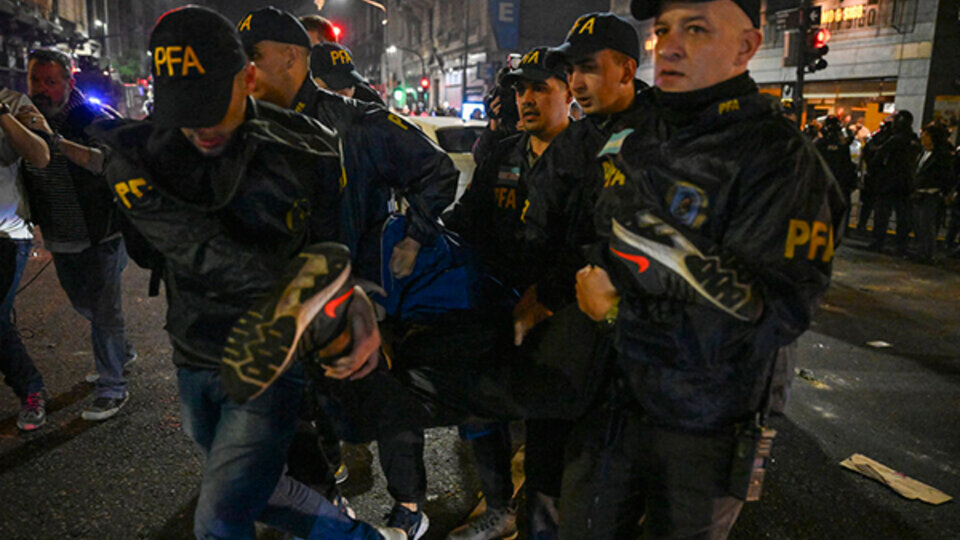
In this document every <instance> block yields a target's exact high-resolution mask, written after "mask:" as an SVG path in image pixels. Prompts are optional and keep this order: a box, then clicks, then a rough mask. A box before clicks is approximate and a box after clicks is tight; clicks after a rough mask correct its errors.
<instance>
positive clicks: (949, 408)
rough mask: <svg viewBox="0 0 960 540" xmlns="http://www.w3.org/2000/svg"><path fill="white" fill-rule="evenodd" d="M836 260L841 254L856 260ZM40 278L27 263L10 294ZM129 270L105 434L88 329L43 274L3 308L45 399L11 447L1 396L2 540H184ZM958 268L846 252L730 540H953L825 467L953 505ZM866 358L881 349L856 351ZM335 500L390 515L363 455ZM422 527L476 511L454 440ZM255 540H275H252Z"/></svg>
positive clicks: (185, 463)
mask: <svg viewBox="0 0 960 540" xmlns="http://www.w3.org/2000/svg"><path fill="white" fill-rule="evenodd" d="M851 244H854V245H856V243H855V242H851ZM48 261H49V254H48V253H46V252H44V251H42V250H41V251H40V256H39V257H36V258H32V259H31V260H30V262H29V264H28V266H27V270H26V272H25V274H24V283H26V282H27V281H28V280H29V279H31V278H32V277H33V276H34V275H36V274H37V272H38V271H39V270H40V269H41V268H42V267H43V266H44V265H45V264H46V263H47V262H48ZM147 278H148V275H147V273H146V272H144V271H143V270H141V269H139V268H136V267H135V266H134V265H133V264H132V263H131V266H130V267H128V269H127V271H126V272H125V275H124V293H125V298H124V308H125V313H126V319H127V328H128V332H129V336H130V339H131V340H132V341H133V343H134V344H135V346H136V347H137V349H138V351H139V353H140V360H139V361H138V362H137V363H136V364H135V365H134V366H132V367H131V370H130V373H129V381H130V385H129V387H130V392H131V400H130V403H129V404H128V405H127V406H126V407H125V408H124V409H123V410H122V411H121V413H120V414H119V415H118V416H117V417H115V418H114V419H111V420H109V421H106V422H102V423H93V422H87V421H84V420H82V419H80V417H79V415H80V411H81V410H82V409H83V407H84V406H85V405H87V404H88V403H89V402H90V401H91V400H92V394H91V392H92V389H93V387H92V385H90V384H87V383H85V382H83V377H84V374H85V373H86V372H87V371H89V370H90V369H92V366H93V358H92V353H91V350H90V343H89V326H88V325H87V323H86V321H85V320H83V319H82V318H81V317H80V316H79V315H77V314H76V313H75V312H74V311H73V310H72V309H71V308H70V305H69V302H68V301H67V298H66V296H65V295H64V293H63V291H62V290H61V289H60V287H59V284H58V282H57V279H56V274H55V270H54V268H53V266H52V265H50V266H49V267H47V268H46V269H45V270H44V271H43V272H42V273H41V274H40V275H39V277H38V278H37V279H36V281H35V282H33V283H32V284H31V285H29V286H28V287H27V288H26V289H25V290H24V291H23V292H22V293H21V295H20V296H19V297H18V299H17V302H16V310H17V320H18V324H19V327H20V330H21V333H22V335H23V338H24V343H25V344H26V346H27V349H28V350H29V352H30V353H31V354H32V356H33V358H34V360H35V362H36V364H37V366H38V367H39V369H40V371H41V372H42V373H43V376H44V379H45V381H46V385H47V389H48V391H49V392H50V394H51V395H52V399H51V401H50V403H49V407H48V413H49V419H48V422H47V425H46V426H44V427H43V428H42V429H40V430H39V431H37V432H34V433H29V434H23V433H18V431H17V428H16V412H17V410H18V408H19V404H18V402H17V400H16V399H15V397H14V396H13V393H12V392H10V391H9V390H4V391H0V411H2V412H0V538H2V539H33V538H40V539H47V538H51V539H52V538H91V539H113V538H161V539H166V538H189V537H191V526H192V525H191V516H192V508H193V505H194V504H195V502H196V494H197V488H198V484H199V480H200V475H199V454H198V453H197V451H196V450H195V449H194V447H193V446H192V443H191V442H190V441H189V440H188V439H187V437H186V436H185V435H184V434H183V432H182V429H181V425H180V415H179V406H178V402H177V395H176V385H175V382H176V381H175V372H174V369H173V366H172V364H171V363H170V345H169V342H168V340H167V338H166V335H165V333H164V332H163V321H164V312H165V302H164V300H163V298H162V296H161V297H159V298H148V297H147V296H146V292H147V280H148V279H147ZM958 307H960V262H958V261H950V262H948V263H947V264H946V265H940V266H923V265H918V264H914V263H911V262H908V261H906V260H904V259H898V258H894V257H891V256H888V255H883V254H876V253H871V252H867V251H864V250H861V249H855V248H850V247H844V248H841V249H840V250H839V251H838V255H837V259H836V264H835V274H834V281H833V285H832V286H831V289H830V291H829V293H828V294H827V296H826V298H825V300H824V305H823V308H822V309H821V311H820V313H819V314H818V316H817V318H816V321H815V322H814V324H813V327H812V328H811V330H810V331H809V332H807V333H806V334H805V335H804V336H803V337H802V338H801V340H800V346H799V354H798V362H797V369H798V370H803V371H802V374H803V377H797V378H796V379H795V381H794V383H793V395H792V398H791V402H790V403H789V405H788V407H787V412H786V415H785V416H782V417H777V418H774V419H773V420H772V423H773V427H775V428H776V429H777V430H778V435H777V438H776V440H775V444H774V450H773V455H774V461H773V463H772V464H771V467H770V469H769V471H768V475H767V482H766V485H765V486H764V495H763V498H762V499H761V501H760V502H758V503H751V504H748V505H746V506H745V508H744V511H743V513H742V515H741V517H740V520H739V521H738V523H737V525H736V526H735V527H734V530H733V532H732V535H731V537H732V538H735V539H753V538H776V539H815V538H816V539H820V538H845V539H859V538H863V539H868V538H869V539H876V538H881V539H883V538H904V539H941V538H942V539H956V538H960V512H958V511H957V508H956V505H957V503H956V501H952V502H948V503H946V504H943V505H940V506H932V505H928V504H926V503H923V502H919V501H910V500H907V499H904V498H903V497H901V496H899V495H897V494H896V493H895V492H893V491H892V490H890V489H889V488H887V487H885V486H883V485H881V484H880V483H878V482H876V481H874V480H870V479H868V478H865V477H863V476H860V475H857V474H855V473H853V472H850V471H847V470H845V469H843V468H841V467H840V466H839V463H840V461H841V460H843V459H844V458H846V457H848V456H850V455H851V454H854V453H861V454H864V455H867V456H869V457H871V458H874V459H876V460H878V461H880V462H882V463H884V464H886V465H888V466H890V467H892V468H893V469H896V470H898V471H901V472H902V473H903V474H905V475H907V476H910V477H912V478H915V479H917V480H920V481H922V482H925V483H927V484H929V485H932V486H934V487H936V488H938V489H940V490H942V491H944V492H946V493H947V494H949V495H952V496H954V497H956V496H958V495H960V339H958V338H960V336H958V327H960V310H958V309H957V308H958ZM872 341H884V342H887V343H889V344H891V345H892V346H891V347H888V348H875V347H872V346H869V345H867V343H868V342H872ZM345 454H346V459H347V463H348V465H349V467H350V479H349V480H348V481H347V483H346V484H345V485H344V492H345V494H346V495H347V497H348V498H349V499H350V502H351V503H352V505H353V506H354V508H355V509H356V510H357V513H358V515H359V516H360V517H361V518H362V519H366V520H370V521H373V522H377V523H379V522H381V520H382V519H383V516H384V515H385V514H386V513H387V512H388V511H389V509H390V506H391V500H390V497H389V495H388V494H387V492H386V488H385V482H384V479H383V475H382V473H381V472H380V468H379V464H378V462H377V456H376V445H375V444H369V445H349V446H347V448H346V451H345ZM426 463H427V474H428V482H429V491H428V502H427V504H426V511H427V512H428V514H429V515H430V518H431V521H432V523H433V526H432V528H431V531H430V532H429V533H428V535H427V537H426V538H427V539H428V540H430V539H439V538H443V537H444V536H445V533H446V532H447V531H449V530H450V529H451V528H453V527H454V526H455V525H456V524H457V523H458V522H459V521H460V520H461V519H462V518H463V517H464V516H466V515H467V514H468V513H469V512H470V510H471V509H472V507H473V506H474V505H475V504H476V502H477V498H476V497H477V490H478V486H479V483H478V480H477V478H476V473H475V471H474V468H473V465H472V463H471V459H470V453H469V450H468V448H467V447H466V446H465V444H464V443H463V442H461V441H460V440H459V439H458V437H457V434H456V430H455V429H452V428H448V429H434V430H430V431H429V432H428V437H427V451H426ZM258 536H259V537H260V538H261V539H270V538H279V535H278V534H276V533H275V532H273V531H268V530H266V529H260V534H259V535H258Z"/></svg>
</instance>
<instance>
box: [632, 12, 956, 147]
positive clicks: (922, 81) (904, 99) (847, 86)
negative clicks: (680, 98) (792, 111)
mask: <svg viewBox="0 0 960 540" xmlns="http://www.w3.org/2000/svg"><path fill="white" fill-rule="evenodd" d="M799 4H800V3H799V1H798V0H765V2H764V8H763V12H762V15H761V21H762V22H763V33H764V44H763V46H762V47H761V49H760V51H759V52H758V53H757V55H756V56H755V57H754V59H753V60H752V61H751V62H750V66H749V68H750V73H751V75H752V76H753V78H754V80H756V81H757V83H758V84H759V85H760V87H761V90H762V91H763V92H766V93H769V94H772V95H776V96H779V97H781V98H782V99H790V98H792V97H793V96H792V95H791V93H792V92H793V91H794V89H795V86H794V83H795V81H796V68H795V67H785V66H784V56H785V54H784V50H785V47H784V45H785V42H786V41H788V39H793V36H790V37H789V38H788V37H787V34H788V33H790V29H789V28H788V27H787V21H788V18H789V12H790V11H791V10H794V9H796V8H797V7H798V6H799ZM812 4H813V5H814V6H819V7H820V9H821V27H822V28H826V29H827V30H829V31H830V34H831V36H830V41H829V43H828V45H829V47H830V50H829V52H828V53H827V55H826V56H825V58H826V60H827V62H828V67H827V68H826V69H823V70H821V71H817V72H815V73H812V74H807V75H806V76H805V84H804V92H803V94H804V99H805V105H806V107H805V111H804V112H805V113H806V118H807V120H808V121H809V120H812V119H814V118H816V117H822V116H825V115H827V114H837V115H839V116H841V118H844V117H847V116H849V117H850V119H851V120H858V119H862V120H863V122H864V125H866V126H867V127H868V128H869V129H871V130H872V129H876V128H877V127H878V126H879V124H880V122H881V121H882V120H883V119H884V118H885V117H886V116H887V115H889V114H891V113H893V112H894V111H898V110H909V111H911V112H912V113H913V115H914V118H915V125H914V127H915V128H918V129H919V127H920V126H921V125H922V124H923V123H924V122H927V121H929V120H931V119H932V118H934V117H935V116H937V117H943V118H944V119H945V120H948V121H949V122H952V123H953V125H956V118H957V116H958V115H960V2H958V0H843V1H841V0H813V1H812ZM613 7H614V9H615V10H616V11H618V12H619V13H622V14H627V13H629V1H627V0H615V1H614V2H613ZM651 27H652V23H651V22H649V21H648V22H645V23H637V28H638V30H639V31H640V32H641V36H642V39H641V41H642V43H643V49H644V50H643V54H642V58H641V63H640V68H639V71H638V73H639V75H640V77H641V78H642V79H644V80H647V81H652V78H653V56H652V51H653V44H654V41H653V38H652V32H651Z"/></svg>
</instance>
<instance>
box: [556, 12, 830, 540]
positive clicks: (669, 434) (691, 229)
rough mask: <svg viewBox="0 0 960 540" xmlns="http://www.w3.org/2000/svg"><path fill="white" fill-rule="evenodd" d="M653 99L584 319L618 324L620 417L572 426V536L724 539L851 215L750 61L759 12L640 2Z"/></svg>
mask: <svg viewBox="0 0 960 540" xmlns="http://www.w3.org/2000/svg"><path fill="white" fill-rule="evenodd" d="M631 10H632V13H633V14H634V16H635V17H636V18H637V19H640V20H644V19H649V18H655V20H654V24H653V31H654V34H655V35H656V36H657V42H656V46H655V49H654V76H655V84H656V87H655V88H654V89H651V90H650V91H647V92H644V93H643V94H642V95H641V96H639V98H638V100H639V101H640V103H639V105H638V106H637V107H635V108H634V113H633V114H632V115H631V117H630V118H629V121H627V122H625V123H624V127H623V129H622V130H619V131H617V132H615V133H614V134H613V135H612V136H611V137H610V138H609V140H608V141H607V143H606V144H605V145H604V147H603V149H602V150H601V151H600V152H599V156H598V159H599V160H600V161H601V163H602V164H603V168H604V171H605V176H604V183H603V189H602V193H601V195H600V199H599V203H598V206H597V234H598V235H599V236H600V237H601V238H605V239H606V240H605V241H604V242H603V243H602V244H601V245H600V246H599V247H600V249H598V250H597V251H596V252H595V253H596V254H595V259H594V260H595V261H596V262H600V263H601V264H602V265H603V268H601V267H597V266H587V267H584V268H583V269H582V270H581V271H580V272H579V273H578V275H577V298H578V302H579V305H580V306H581V309H583V311H584V312H585V313H587V314H588V315H589V316H590V317H591V318H593V319H595V320H598V321H610V322H611V323H613V324H614V325H615V327H614V330H615V335H616V338H615V339H616V344H617V347H616V348H617V351H618V357H617V362H616V373H617V376H616V377H615V382H614V385H613V392H612V396H611V399H610V400H609V401H608V403H607V404H606V405H605V406H603V407H601V408H600V409H599V410H598V411H596V413H595V414H594V415H592V416H590V417H588V419H587V420H586V421H584V422H581V423H580V424H579V425H578V426H577V428H575V430H574V433H573V434H572V437H573V442H572V443H571V444H570V445H569V446H568V456H567V457H568V460H569V464H568V467H567V470H566V471H565V475H564V485H563V489H564V499H563V503H564V504H563V508H562V511H563V517H564V523H563V529H562V531H561V533H562V534H561V537H562V538H570V539H573V538H633V537H636V536H637V535H638V533H639V531H637V530H636V529H637V524H638V523H639V522H640V518H641V516H644V515H645V516H646V517H645V519H644V520H643V528H644V533H645V537H651V538H688V537H697V538H725V537H726V536H727V534H728V533H729V531H730V528H731V527H732V525H733V523H734V521H735V520H736V517H737V515H738V513H739V511H740V508H741V506H742V503H743V500H744V499H747V498H749V499H753V498H755V497H756V496H758V493H757V492H756V491H752V490H751V489H750V488H751V486H754V487H755V486H756V484H755V483H752V482H753V481H755V480H756V479H757V478H758V477H759V476H760V474H759V471H757V470H755V469H754V463H755V458H757V457H758V456H759V457H762V456H763V448H764V446H763V445H767V444H769V442H770V440H769V439H770V437H771V434H770V432H769V431H766V430H763V429H762V428H763V426H764V416H765V409H766V404H767V402H768V397H767V394H768V393H769V389H770V382H769V380H770V373H771V370H772V367H773V365H774V361H775V357H776V354H777V351H778V349H779V348H780V347H782V346H784V345H786V344H788V343H789V342H791V341H793V340H794V339H796V337H797V336H798V335H799V334H800V333H802V332H803V331H804V330H805V329H806V328H807V327H808V326H809V325H810V320H811V318H812V316H813V310H814V309H815V307H816V305H817V303H818V302H819V299H820V298H821V297H822V295H823V294H824V292H825V291H826V289H827V285H828V284H829V280H830V265H831V260H832V258H833V253H834V246H835V243H836V240H837V235H838V233H839V230H838V228H839V225H840V223H841V220H842V218H843V202H842V196H841V194H840V191H839V188H838V187H837V185H836V183H835V181H834V180H833V178H832V175H831V174H830V173H829V171H828V170H826V168H825V167H824V166H823V165H822V161H821V160H820V158H819V157H818V156H817V154H816V151H815V150H814V148H813V147H812V145H811V144H810V143H808V142H807V141H805V140H804V139H803V136H802V135H801V133H800V132H799V131H798V130H797V129H796V128H795V127H794V126H793V125H792V124H790V123H789V122H788V120H786V119H785V118H784V117H783V115H782V114H781V112H780V110H779V108H778V106H777V105H776V104H775V103H774V102H772V101H770V100H768V99H767V98H765V97H764V96H762V95H761V94H759V93H758V91H757V86H756V84H755V83H754V82H753V80H752V79H751V78H750V76H749V75H748V74H747V63H748V61H749V60H750V58H751V57H753V55H754V54H755V53H756V52H757V50H758V49H759V47H760V44H761V41H762V38H763V36H762V33H761V31H760V2H759V1H758V0H736V1H733V0H705V1H702V2H669V1H666V2H660V1H658V0H634V1H633V2H632V4H631Z"/></svg>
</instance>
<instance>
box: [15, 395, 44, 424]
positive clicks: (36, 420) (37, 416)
mask: <svg viewBox="0 0 960 540" xmlns="http://www.w3.org/2000/svg"><path fill="white" fill-rule="evenodd" d="M45 423H47V399H46V396H45V395H44V392H43V390H41V391H39V392H33V393H30V394H27V399H26V401H24V403H23V406H21V407H20V413H19V414H17V427H18V428H20V429H21V430H22V431H33V430H35V429H39V428H40V426H42V425H43V424H45Z"/></svg>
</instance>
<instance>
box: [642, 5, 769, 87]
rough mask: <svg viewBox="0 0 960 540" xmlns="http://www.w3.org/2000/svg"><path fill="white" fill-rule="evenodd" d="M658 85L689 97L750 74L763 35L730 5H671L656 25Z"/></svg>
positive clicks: (654, 29)
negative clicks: (748, 72) (750, 66)
mask: <svg viewBox="0 0 960 540" xmlns="http://www.w3.org/2000/svg"><path fill="white" fill-rule="evenodd" d="M653 33H654V35H655V36H656V38H657V43H656V45H655V47H654V63H653V71H654V84H655V85H656V86H657V87H658V88H660V90H662V91H664V92H690V91H692V90H700V89H702V88H708V87H710V86H713V85H715V84H718V83H721V82H723V81H726V80H728V79H732V78H733V77H736V76H737V75H739V74H741V73H743V72H745V71H746V70H747V62H749V61H750V58H752V57H753V55H754V53H756V52H757V49H758V48H759V47H760V42H761V41H762V40H763V34H761V33H760V31H759V30H757V29H755V28H753V25H752V24H751V22H750V19H749V18H748V17H747V15H746V13H744V12H743V10H742V9H740V8H739V7H738V6H737V5H736V4H734V3H733V2H732V1H731V0H714V1H713V2H693V3H691V2H668V3H666V4H664V5H663V8H662V9H661V11H660V14H659V15H658V16H657V18H656V21H655V22H654V25H653Z"/></svg>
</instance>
